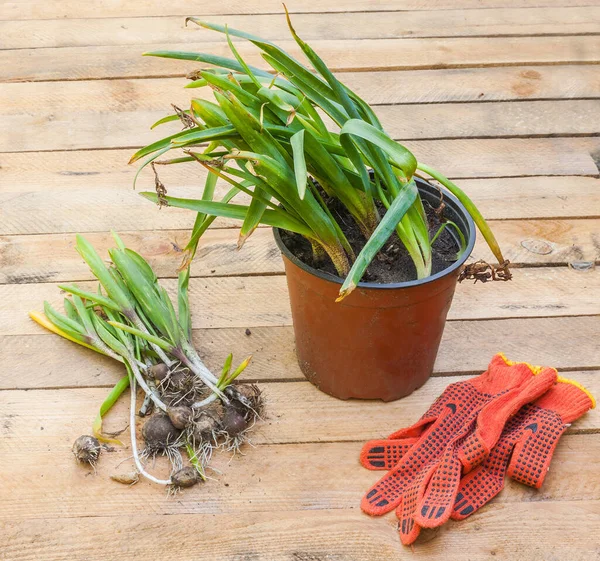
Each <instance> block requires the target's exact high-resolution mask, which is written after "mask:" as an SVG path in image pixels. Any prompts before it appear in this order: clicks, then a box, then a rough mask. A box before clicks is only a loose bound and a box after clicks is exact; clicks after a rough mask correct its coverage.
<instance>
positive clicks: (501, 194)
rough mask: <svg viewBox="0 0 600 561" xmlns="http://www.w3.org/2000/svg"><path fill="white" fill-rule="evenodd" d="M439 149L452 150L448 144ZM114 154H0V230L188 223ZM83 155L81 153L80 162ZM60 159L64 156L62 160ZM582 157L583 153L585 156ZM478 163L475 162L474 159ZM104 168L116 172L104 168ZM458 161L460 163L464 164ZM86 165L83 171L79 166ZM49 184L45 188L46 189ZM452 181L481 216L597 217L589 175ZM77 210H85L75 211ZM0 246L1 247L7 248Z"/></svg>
mask: <svg viewBox="0 0 600 561" xmlns="http://www.w3.org/2000/svg"><path fill="white" fill-rule="evenodd" d="M481 142H490V141H481ZM494 144H495V145H496V146H497V145H498V144H497V143H494ZM528 144H529V143H528ZM529 145H530V144H529ZM445 146H447V147H448V148H451V147H452V144H450V143H447V144H445ZM443 147H444V145H441V146H439V149H438V150H436V152H435V153H432V154H431V156H432V161H440V160H442V159H446V160H448V161H451V156H449V155H448V154H447V153H444V152H443ZM471 148H472V150H475V148H476V146H475V145H474V144H471ZM515 152H516V151H515ZM120 155H121V153H117V154H116V156H117V157H110V156H115V154H114V153H109V154H107V153H105V152H103V151H100V152H95V153H93V154H92V155H90V154H87V155H85V154H82V155H79V154H77V153H71V152H66V153H61V154H56V153H43V154H39V153H38V154H36V158H37V161H42V162H43V165H46V166H47V167H46V170H47V171H46V172H43V171H41V170H40V169H36V168H35V166H34V165H33V164H34V162H35V161H36V159H31V158H28V157H23V155H20V154H7V155H0V178H2V180H4V184H5V185H8V188H7V189H5V190H3V191H0V202H1V203H2V204H1V205H0V235H18V234H45V233H53V232H55V233H74V232H94V231H96V232H106V231H108V230H110V229H115V230H118V231H128V230H131V229H132V228H133V229H135V230H137V231H142V230H153V229H156V230H161V231H162V230H179V229H182V228H183V229H184V228H191V227H192V225H193V220H194V217H193V214H192V213H190V212H188V211H185V210H181V209H176V208H168V209H162V210H160V211H158V210H157V209H156V207H153V206H152V205H151V204H150V203H148V201H146V200H145V199H142V198H141V197H140V196H139V195H138V194H137V193H136V192H134V191H133V190H132V189H131V187H130V185H131V182H132V180H133V179H132V176H133V173H134V169H133V167H131V166H130V167H127V166H126V165H125V162H124V161H123V159H120V158H119V157H118V156H120ZM122 155H126V154H122ZM481 155H482V159H483V158H484V159H485V160H488V162H489V159H491V158H495V153H490V154H485V153H483V151H482V152H481ZM72 156H75V158H73V157H72ZM77 156H79V158H77ZM84 156H87V157H86V159H85V160H84V159H83V158H84ZM106 156H109V157H108V158H107V157H106ZM60 157H62V158H63V162H62V163H61V160H60ZM471 157H473V152H471ZM515 157H516V156H515ZM585 157H586V158H589V155H585ZM86 160H88V163H87V168H86ZM485 160H484V161H485ZM590 160H591V158H590ZM488 162H486V164H488ZM498 162H500V158H499V157H498ZM479 163H482V162H481V160H480V161H479ZM103 164H105V166H106V167H102V166H103ZM111 165H112V166H114V168H115V169H110V167H109V166H111ZM119 165H120V166H121V168H119V167H118V166H119ZM464 165H465V166H466V165H467V163H466V162H464ZM503 165H505V164H503ZM591 165H593V164H591ZM53 166H55V167H54V168H53ZM59 166H60V167H59ZM485 167H487V166H485ZM586 167H587V165H586ZM86 169H88V170H89V171H84V170H86ZM192 169H193V168H192ZM471 169H473V168H471ZM524 169H525V168H522V170H521V171H524ZM171 170H172V168H170V169H169V172H170V171H171ZM457 171H460V168H459V169H457ZM492 171H493V170H492ZM590 171H591V170H590ZM169 172H166V173H161V177H162V178H163V180H164V182H165V183H166V184H167V185H168V186H169V190H170V192H171V193H172V194H177V195H178V196H182V197H186V196H192V197H193V196H194V194H195V193H196V192H197V190H198V187H197V186H198V185H203V181H204V178H205V176H204V172H203V171H202V170H200V171H198V172H197V173H195V174H193V175H192V174H191V173H190V176H191V177H192V179H190V180H188V181H187V182H186V181H185V179H184V177H183V176H179V175H178V174H177V173H169ZM473 172H475V173H476V172H477V169H476V168H475V169H473ZM473 172H472V173H473ZM182 175H183V174H182ZM120 176H123V179H121V178H120ZM0 182H2V181H0ZM185 183H188V184H187V185H186V184H185ZM50 185H51V186H52V192H51V193H49V192H48V189H47V188H45V186H50ZM459 185H460V186H461V187H462V188H463V189H464V190H465V191H466V192H467V193H468V194H469V196H470V197H471V198H472V199H473V200H474V202H475V203H476V204H477V205H478V207H479V208H480V210H481V211H482V212H483V214H484V216H485V217H486V218H488V219H525V218H532V219H533V218H569V217H599V216H600V190H599V187H600V181H599V180H598V179H597V178H593V177H573V176H568V177H515V178H504V177H502V178H498V179H493V178H490V179H462V180H461V181H460V182H459ZM172 187H173V188H172ZM175 187H176V188H175ZM152 188H153V187H152V183H151V178H150V177H149V176H148V175H146V174H142V177H141V179H140V181H139V183H138V189H139V190H144V189H152ZM226 190H227V187H226V186H225V185H222V184H220V185H219V186H218V193H219V194H222V193H225V192H226ZM540 192H543V193H544V195H543V197H540V196H539V193H540ZM84 207H85V208H86V212H85V213H81V212H79V209H81V208H84ZM48 208H52V212H51V213H49V212H47V209H48ZM236 224H237V225H238V226H239V222H234V221H231V220H227V219H217V220H216V221H215V226H217V227H231V226H235V225H236ZM173 241H175V242H176V243H178V244H181V242H182V240H181V239H175V240H173ZM2 245H3V247H6V245H5V244H2ZM4 251H5V252H8V250H7V249H5V250H4ZM11 252H12V250H11Z"/></svg>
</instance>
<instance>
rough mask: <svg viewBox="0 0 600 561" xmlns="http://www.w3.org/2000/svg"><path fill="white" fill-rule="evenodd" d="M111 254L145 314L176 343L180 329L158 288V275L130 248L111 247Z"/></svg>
mask: <svg viewBox="0 0 600 561" xmlns="http://www.w3.org/2000/svg"><path fill="white" fill-rule="evenodd" d="M109 254H110V256H111V259H112V260H113V263H114V264H115V265H116V267H117V269H118V270H119V273H120V274H121V276H122V277H123V278H124V279H125V282H126V284H127V286H128V287H129V289H130V290H131V292H132V294H133V296H134V297H135V299H136V301H137V303H138V304H139V306H140V307H141V309H142V310H143V312H144V314H145V315H146V316H147V317H148V318H149V319H150V321H151V322H152V323H153V324H154V325H155V326H156V327H157V328H158V329H159V330H160V332H161V333H162V335H163V336H165V337H168V338H169V339H170V340H171V341H172V343H173V344H174V345H177V343H178V342H179V330H178V329H174V326H173V325H172V322H171V317H170V313H169V310H168V309H167V307H166V306H165V303H164V302H163V300H162V298H161V295H160V293H159V291H158V290H157V282H156V280H157V279H156V275H155V274H154V271H153V270H152V268H151V267H150V266H149V265H148V263H146V261H145V260H144V259H143V258H142V257H141V256H140V255H139V254H137V253H136V252H135V251H132V250H130V249H125V250H121V249H111V250H109Z"/></svg>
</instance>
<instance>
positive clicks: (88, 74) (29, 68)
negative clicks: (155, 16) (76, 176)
mask: <svg viewBox="0 0 600 561" xmlns="http://www.w3.org/2000/svg"><path fill="white" fill-rule="evenodd" d="M278 44H279V45H280V46H281V47H283V48H285V49H286V50H289V52H290V53H291V54H293V55H294V56H296V55H297V56H300V53H299V48H298V47H297V45H296V44H295V43H293V42H292V41H290V40H285V41H278ZM312 46H313V48H314V49H315V51H317V52H318V53H319V55H321V56H322V58H323V59H324V60H325V61H326V62H327V63H328V65H329V66H330V67H331V69H332V70H334V71H344V70H345V71H364V70H403V69H406V70H408V69H416V68H447V67H468V66H497V65H527V64H561V63H597V62H599V61H600V55H599V54H598V53H600V36H596V35H589V36H564V37H554V38H553V39H552V49H548V39H547V38H545V37H481V38H473V37H470V38H448V39H436V38H431V39H382V40H378V39H364V40H362V41H361V42H360V47H361V48H360V49H356V48H354V43H353V42H351V41H344V40H322V39H319V40H316V41H312ZM160 49H169V50H185V51H192V52H198V51H202V52H210V53H212V54H215V55H223V56H229V55H230V52H229V48H228V46H227V43H226V42H225V41H220V42H206V43H169V44H164V45H163V44H141V45H125V46H94V47H65V48H48V49H16V50H5V51H0V80H1V81H7V82H23V81H44V80H84V79H87V78H134V77H145V78H149V77H152V76H154V77H165V76H180V75H184V74H187V73H188V72H189V71H190V69H193V68H196V67H197V66H198V65H194V64H190V62H189V61H176V60H169V59H160V58H155V57H143V56H140V55H141V54H142V53H143V52H145V51H150V50H160ZM239 51H240V53H241V54H242V56H244V57H245V58H246V60H247V62H248V64H253V65H256V66H260V67H266V63H265V62H264V61H263V59H262V58H261V56H260V55H259V54H258V53H257V51H256V49H255V48H254V47H253V46H252V45H248V44H247V43H240V44H239Z"/></svg>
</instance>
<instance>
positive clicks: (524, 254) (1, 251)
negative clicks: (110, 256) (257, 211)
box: [0, 219, 600, 284]
mask: <svg viewBox="0 0 600 561" xmlns="http://www.w3.org/2000/svg"><path fill="white" fill-rule="evenodd" d="M490 227H491V228H492V230H493V231H494V234H495V236H496V238H497V239H498V242H499V243H500V246H501V247H502V251H503V254H504V256H505V257H506V258H507V259H509V260H510V262H511V263H512V264H513V265H515V266H520V265H528V266H532V265H540V264H551V265H566V264H568V263H570V262H572V261H597V260H600V219H589V220H585V219H583V220H555V219H552V220H527V221H525V220H517V221H512V220H501V221H490ZM120 235H121V237H122V238H123V240H124V241H125V243H126V244H127V246H128V247H131V248H132V249H134V250H135V251H137V252H138V253H141V254H142V255H143V256H144V257H145V258H146V259H147V260H148V261H149V263H150V264H151V265H152V267H153V269H154V270H155V271H156V274H157V275H158V276H159V277H176V276H177V269H178V267H179V264H180V263H181V260H182V250H181V248H182V247H184V246H185V244H186V242H187V240H188V239H189V236H190V231H189V230H161V231H154V232H121V233H120ZM86 238H87V239H88V240H89V241H90V243H91V244H92V245H93V246H94V247H95V248H96V249H97V250H98V251H99V252H101V253H102V254H103V255H106V251H107V249H108V248H110V247H112V246H114V240H113V238H112V236H111V235H110V234H108V233H91V234H88V235H87V236H86ZM237 240H238V230H237V229H213V228H211V229H210V230H208V232H207V233H206V234H205V235H204V236H203V237H202V238H201V240H200V244H199V247H198V253H197V261H196V265H195V266H194V269H193V271H192V275H193V276H199V277H212V276H215V277H217V276H218V277H220V276H236V275H264V274H272V273H283V263H282V261H281V258H280V256H279V251H278V249H277V246H276V245H275V241H274V239H273V235H272V233H271V230H270V229H269V228H260V229H258V230H257V231H256V232H255V233H254V234H253V235H252V236H250V238H248V241H247V243H246V244H245V245H244V247H243V249H242V250H241V251H238V249H237ZM74 243H75V236H74V235H73V234H41V235H36V236H3V237H0V284H10V283H34V282H47V281H53V282H58V281H72V280H90V279H93V276H92V274H91V272H90V271H89V269H88V268H87V265H86V264H85V263H84V262H83V261H82V259H81V258H80V257H79V254H78V253H77V252H76V251H75V248H74ZM472 259H473V260H479V259H485V260H488V261H489V260H493V256H492V254H491V252H490V250H489V249H488V247H487V244H486V243H485V240H483V239H482V238H478V240H477V243H476V246H475V250H474V252H473V255H472Z"/></svg>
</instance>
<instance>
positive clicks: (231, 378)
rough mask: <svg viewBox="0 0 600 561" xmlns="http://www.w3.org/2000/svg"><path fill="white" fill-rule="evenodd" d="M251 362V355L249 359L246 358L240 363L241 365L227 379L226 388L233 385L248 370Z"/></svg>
mask: <svg viewBox="0 0 600 561" xmlns="http://www.w3.org/2000/svg"><path fill="white" fill-rule="evenodd" d="M251 360H252V355H250V356H249V357H248V358H245V359H244V360H243V361H242V362H241V363H240V365H239V366H238V367H237V368H236V369H235V370H234V371H233V372H232V373H231V376H229V377H228V378H227V383H226V386H228V385H229V384H231V383H232V382H233V381H234V380H235V379H236V378H237V377H238V376H239V375H240V374H241V373H242V372H243V371H244V370H246V368H247V367H248V365H249V364H250V361H251Z"/></svg>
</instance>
